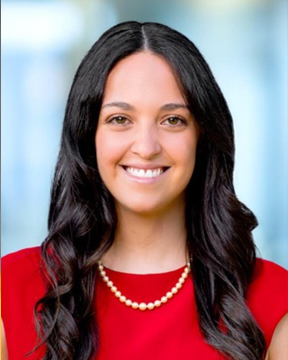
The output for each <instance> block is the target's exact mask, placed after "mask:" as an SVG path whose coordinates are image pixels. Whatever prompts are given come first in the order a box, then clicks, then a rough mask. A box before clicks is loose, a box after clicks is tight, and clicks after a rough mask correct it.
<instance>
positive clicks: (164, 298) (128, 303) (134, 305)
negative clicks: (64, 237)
mask: <svg viewBox="0 0 288 360" xmlns="http://www.w3.org/2000/svg"><path fill="white" fill-rule="evenodd" d="M98 268H99V271H100V274H101V276H102V278H103V281H104V282H106V284H107V286H108V287H109V288H110V290H111V291H112V292H113V293H114V295H115V296H116V297H117V298H118V299H119V300H120V302H122V303H125V305H126V306H131V307H132V308H133V309H139V310H142V311H145V310H146V309H149V310H153V309H154V308H156V307H159V306H161V305H162V304H164V303H166V302H167V301H168V300H169V299H171V298H172V297H173V295H175V294H177V292H178V290H179V289H181V287H182V285H183V284H184V282H185V280H186V279H187V277H188V273H189V272H190V263H188V264H187V266H186V267H185V269H184V271H183V273H182V275H181V277H180V278H179V280H178V282H177V284H176V285H175V286H174V287H173V288H172V289H171V290H170V291H168V292H167V294H166V295H165V296H162V298H161V300H155V301H154V302H150V303H148V304H146V303H144V302H142V303H140V304H138V303H137V302H136V301H134V302H133V301H132V300H130V299H126V296H124V295H122V293H121V292H120V291H119V290H118V289H117V287H116V286H115V285H114V284H113V282H112V281H111V280H110V279H109V277H108V276H107V275H106V271H105V270H104V266H103V265H102V264H101V262H100V261H98Z"/></svg>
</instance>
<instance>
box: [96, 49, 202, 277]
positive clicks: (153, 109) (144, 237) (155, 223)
mask: <svg viewBox="0 0 288 360" xmlns="http://www.w3.org/2000/svg"><path fill="white" fill-rule="evenodd" d="M139 69H141V71H139ZM119 102H121V104H119ZM115 103H117V104H115ZM123 103H125V104H126V105H125V106H123ZM127 104H128V105H127ZM169 104H170V105H169ZM171 104H178V105H177V106H172V105H171ZM110 120H112V122H111V121H110ZM198 138H199V130H198V127H197V125H196V122H195V120H194V118H193V116H192V114H191V113H190V111H189V110H188V108H187V106H186V104H185V100H184V98H183V95H182V93H181V91H180V89H179V86H178V84H177V81H176V79H175V76H174V74H173V72H172V70H171V68H170V66H169V65H168V64H167V62H166V61H165V60H164V59H162V58H161V57H159V56H156V55H154V54H151V53H149V52H141V53H137V54H133V55H131V56H129V57H127V58H125V59H124V60H122V61H120V62H118V63H117V64H116V66H115V67H114V68H113V69H112V71H111V72H110V74H109V76H108V79H107V82H106V86H105V91H104V98H103V103H102V108H101V111H100V115H99V121H98V126H97V131H96V137H95V145H96V149H97V150H96V155H97V163H98V168H99V172H100V175H101V178H102V179H103V181H104V183H105V185H106V186H107V188H108V189H109V191H110V193H111V194H112V196H113V197H114V201H115V205H116V211H117V215H118V219H119V222H118V227H117V230H116V235H115V239H114V243H113V245H112V247H111V248H110V249H109V250H108V252H107V253H106V254H105V256H104V257H103V259H102V261H103V263H104V265H105V266H107V267H109V268H111V269H114V270H118V271H123V272H134V273H147V272H154V273H158V272H165V271H170V270H174V269H177V268H179V267H181V266H183V265H184V264H185V262H186V229H185V221H184V219H185V216H184V215H185V200H184V193H185V188H186V187H187V184H188V183H189V181H190V179H191V176H192V174H193V170H194V165H195V155H196V147H197V140H198ZM122 165H133V167H138V168H141V167H143V166H148V167H149V168H153V167H155V166H156V167H157V165H161V166H165V167H169V169H168V170H167V171H166V172H165V173H164V174H163V177H162V178H161V180H160V179H159V180H158V181H156V182H154V183H150V184H146V183H145V184H143V183H137V182H134V181H132V180H131V178H129V176H127V172H126V171H125V170H124V169H123V167H122ZM135 239H137V241H135Z"/></svg>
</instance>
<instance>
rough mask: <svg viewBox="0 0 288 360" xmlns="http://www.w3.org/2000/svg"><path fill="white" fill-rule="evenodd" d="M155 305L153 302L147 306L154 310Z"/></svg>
mask: <svg viewBox="0 0 288 360" xmlns="http://www.w3.org/2000/svg"><path fill="white" fill-rule="evenodd" d="M154 307H155V305H154V304H153V303H149V304H148V305H147V308H148V309H149V310H153V309H154Z"/></svg>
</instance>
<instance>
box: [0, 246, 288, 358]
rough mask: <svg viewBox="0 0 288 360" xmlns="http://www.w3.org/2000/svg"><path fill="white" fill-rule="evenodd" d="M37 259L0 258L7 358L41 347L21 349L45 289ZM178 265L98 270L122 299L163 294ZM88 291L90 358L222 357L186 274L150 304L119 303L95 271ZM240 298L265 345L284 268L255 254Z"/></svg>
mask: <svg viewBox="0 0 288 360" xmlns="http://www.w3.org/2000/svg"><path fill="white" fill-rule="evenodd" d="M39 264H40V249H39V248H38V247H36V248H30V249H24V250H21V251H18V252H16V253H13V254H9V255H6V256H4V257H3V258H2V319H3V323H4V327H5V332H6V340H7V347H8V354H9V360H22V359H23V360H24V359H28V360H30V359H31V360H36V359H37V360H38V359H41V354H42V355H43V350H44V348H42V349H40V351H38V352H36V353H33V355H31V356H29V357H27V358H26V357H25V356H24V354H25V353H27V352H29V351H30V350H31V349H32V348H33V346H34V345H35V342H36V332H35V329H34V319H33V307H34V304H35V302H36V301H37V300H38V299H39V298H40V297H41V296H43V295H44V293H45V290H44V283H43V280H42V277H41V271H40V267H39ZM183 269H184V267H182V268H181V269H178V270H174V271H170V272H166V273H162V274H148V275H140V274H127V273H122V272H117V271H113V270H109V269H105V270H106V273H107V275H108V276H109V278H110V279H111V280H112V281H113V282H114V283H115V285H116V286H117V288H118V289H119V290H120V291H121V292H122V293H123V294H124V295H125V296H126V297H127V298H128V297H129V298H130V299H131V300H133V301H137V302H147V303H148V302H150V301H155V300H156V299H159V298H161V297H162V296H163V295H165V294H166V292H167V291H169V290H170V289H171V288H172V287H173V286H174V285H175V284H176V282H177V281H178V279H179V277H180V275H181V273H182V271H183ZM96 293H97V296H96V317H97V323H98V326H99V339H100V342H99V343H100V346H99V352H98V355H97V358H96V359H95V360H116V359H117V360H135V359H137V360H147V359H165V360H175V359H181V360H186V359H187V360H188V359H201V360H216V359H217V360H220V359H225V357H224V356H223V355H221V354H220V353H219V352H217V351H216V350H215V349H214V348H212V347H211V346H210V345H208V344H207V343H206V342H205V341H204V338H203V336H202V335H201V333H200V330H199V326H198V322H197V314H196V306H195V299H194V289H193V282H192V279H191V277H189V278H188V279H187V280H186V281H185V283H184V285H183V287H182V288H181V289H180V291H179V292H178V293H177V294H176V295H175V296H174V297H173V298H172V299H171V300H169V301H168V302H167V303H166V304H163V305H162V306H161V307H159V308H157V309H155V310H152V311H150V310H146V311H140V310H133V309H131V308H128V307H127V306H126V305H124V304H122V303H120V301H119V300H118V299H117V298H116V297H115V296H114V295H113V294H112V293H111V291H110V290H109V288H108V287H107V285H106V284H105V283H104V282H103V280H102V278H101V277H100V276H99V278H98V279H97V282H96ZM247 303H248V306H249V308H250V309H251V312H252V314H253V315H254V317H255V319H256V320H257V322H258V323H259V325H260V327H261V328H262V330H263V332H264V335H265V338H266V341H267V345H268V346H269V344H270V341H271V337H272V334H273V331H274V329H275V327H276V325H277V323H278V322H279V321H280V319H281V318H282V317H283V316H284V314H285V313H286V312H288V272H287V271H286V270H285V269H283V268H282V267H280V266H278V265H276V264H274V263H272V262H270V261H267V260H261V259H257V263H256V268H255V272H254V278H253V281H252V283H251V285H250V286H249V290H248V295H247Z"/></svg>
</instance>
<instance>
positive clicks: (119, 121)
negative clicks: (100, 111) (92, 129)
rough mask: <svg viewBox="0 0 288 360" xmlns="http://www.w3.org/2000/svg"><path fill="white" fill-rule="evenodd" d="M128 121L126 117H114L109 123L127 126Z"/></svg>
mask: <svg viewBox="0 0 288 360" xmlns="http://www.w3.org/2000/svg"><path fill="white" fill-rule="evenodd" d="M127 121H128V119H127V118H126V117H125V116H121V115H118V116H114V117H112V118H111V119H109V120H108V121H107V123H111V124H116V125H126V123H127Z"/></svg>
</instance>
